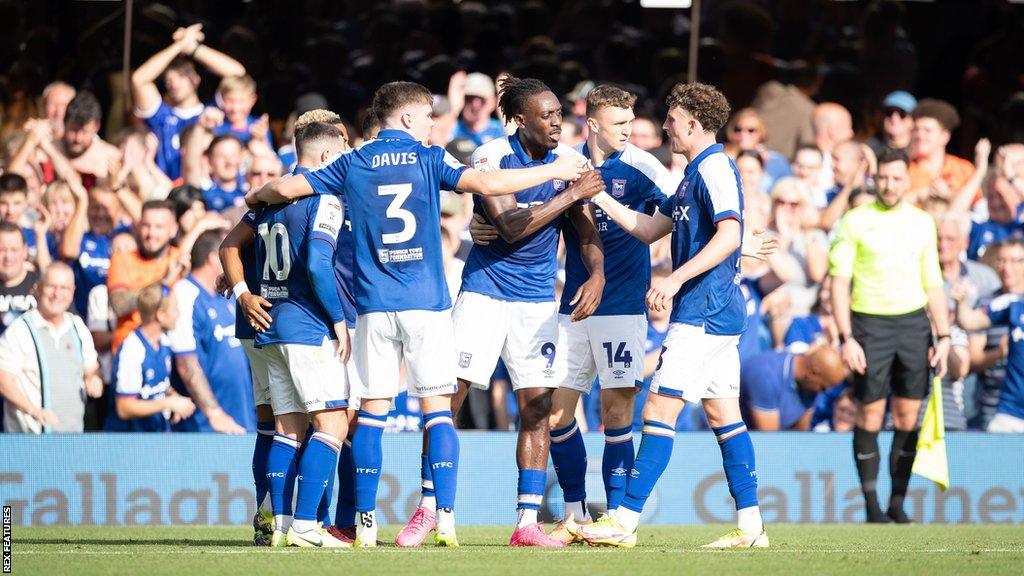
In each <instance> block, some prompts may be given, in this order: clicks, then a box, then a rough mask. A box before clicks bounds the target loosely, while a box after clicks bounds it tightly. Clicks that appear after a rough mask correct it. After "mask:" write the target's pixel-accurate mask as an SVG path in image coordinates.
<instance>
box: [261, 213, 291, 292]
mask: <svg viewBox="0 0 1024 576" xmlns="http://www.w3.org/2000/svg"><path fill="white" fill-rule="evenodd" d="M258 232H259V234H260V239H261V240H262V241H263V246H264V247H265V248H266V250H267V257H266V258H265V259H264V261H263V280H265V281H266V280H270V272H271V271H273V272H274V279H275V280H278V281H281V280H287V279H288V273H289V272H291V270H292V251H291V245H290V244H289V243H288V229H287V228H285V225H284V224H281V223H280V222H278V223H277V224H274V225H273V226H267V224H266V223H263V224H260V226H259V230H258ZM278 238H280V239H281V251H280V252H278V246H277V242H278Z"/></svg>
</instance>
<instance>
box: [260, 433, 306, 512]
mask: <svg viewBox="0 0 1024 576" xmlns="http://www.w3.org/2000/svg"><path fill="white" fill-rule="evenodd" d="M298 449H299V442H298V441H297V440H292V439H291V438H289V437H287V436H282V435H281V434H274V441H273V446H271V447H270V452H269V453H268V454H267V479H268V480H269V481H270V482H269V484H270V505H271V507H272V508H273V509H274V515H275V516H280V515H282V514H284V515H285V516H291V515H292V494H294V493H295V454H296V452H297V451H298Z"/></svg>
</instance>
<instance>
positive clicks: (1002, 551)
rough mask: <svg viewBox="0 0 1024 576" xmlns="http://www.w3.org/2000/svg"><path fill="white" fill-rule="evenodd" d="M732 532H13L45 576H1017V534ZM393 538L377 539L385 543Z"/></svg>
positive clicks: (1022, 533)
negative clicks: (375, 544)
mask: <svg viewBox="0 0 1024 576" xmlns="http://www.w3.org/2000/svg"><path fill="white" fill-rule="evenodd" d="M728 528H729V527H728V526H665V527H662V526H657V527H641V532H640V541H639V544H638V545H637V547H636V548H634V549H632V550H616V549H607V548H590V547H587V546H586V545H573V546H571V547H569V548H566V549H562V550H537V549H512V548H508V546H507V542H508V535H509V529H508V528H507V527H462V528H460V529H459V539H460V541H461V543H462V546H461V547H460V548H458V549H436V548H434V547H433V546H425V547H423V548H419V549H415V550H408V549H398V548H395V547H393V546H387V547H382V548H378V549H376V550H309V549H297V548H288V549H269V548H253V547H252V546H251V545H250V544H249V536H250V534H251V531H250V530H247V529H245V528H236V527H196V528H183V527H125V528H110V527H91V526H90V527H61V528H20V527H15V528H14V530H13V534H12V535H13V550H12V551H13V558H12V560H13V566H12V567H13V569H14V574H40V575H47V576H57V575H61V574H74V575H85V574H103V575H111V574H144V575H146V576H157V575H160V574H173V575H176V576H199V575H214V576H218V575H222V574H241V575H246V576H262V575H278V574H280V575H283V576H299V575H303V574H310V575H315V576H330V575H334V574H353V575H360V576H362V575H364V574H388V575H400V574H439V575H445V576H449V575H450V576H461V575H464V574H465V575H469V574H485V575H486V576H498V575H500V574H515V575H519V576H534V575H542V574H558V575H566V576H574V575H581V576H590V575H598V574H601V575H603V574H612V575H623V576H635V575H640V576H653V575H657V574H711V575H714V576H726V575H730V574H742V575H744V576H772V575H775V574H785V575H796V576H810V575H812V574H828V575H830V576H831V575H838V574H858V575H859V574H898V575H901V576H902V575H910V574H927V575H936V574H955V575H956V576H967V575H970V574H982V575H985V576H993V575H997V574H1017V575H1019V574H1024V528H1022V527H1021V526H1016V525H1004V526H941V525H932V526H891V525H890V526H857V525H826V526H810V525H778V526H770V527H769V536H770V538H771V543H772V548H771V549H769V550H743V551H712V550H701V549H700V548H699V547H700V545H701V544H704V543H706V542H708V541H710V540H712V539H714V537H716V536H719V535H720V534H722V533H724V532H726V531H727V530H728ZM396 531H397V527H393V526H392V527H387V528H385V529H382V531H381V538H382V539H384V540H389V539H393V538H394V535H395V532H396ZM428 542H432V540H428Z"/></svg>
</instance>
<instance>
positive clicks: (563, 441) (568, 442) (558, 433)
mask: <svg viewBox="0 0 1024 576" xmlns="http://www.w3.org/2000/svg"><path fill="white" fill-rule="evenodd" d="M551 462H552V463H553V464H554V465H555V475H556V476H557V477H558V485H559V486H561V487H562V493H563V495H564V499H565V501H566V502H583V503H584V509H586V500H587V447H586V446H584V444H583V434H581V433H580V427H579V426H578V425H577V424H576V419H573V421H572V422H570V423H569V424H568V425H567V426H565V427H564V428H559V429H557V430H552V431H551Z"/></svg>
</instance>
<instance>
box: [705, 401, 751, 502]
mask: <svg viewBox="0 0 1024 576" xmlns="http://www.w3.org/2000/svg"><path fill="white" fill-rule="evenodd" d="M711 430H712V431H713V432H714V433H715V436H716V437H717V438H718V447H719V448H720V449H721V450H722V468H724V469H725V479H726V480H727V481H728V482H729V494H732V498H733V500H735V501H736V509H737V510H742V509H744V508H749V507H751V506H757V467H756V466H755V465H754V444H753V443H752V442H751V441H750V434H747V426H746V424H744V423H743V422H742V421H740V422H735V423H733V424H729V425H727V426H722V427H721V428H712V429H711Z"/></svg>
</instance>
